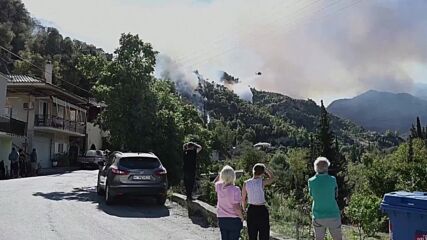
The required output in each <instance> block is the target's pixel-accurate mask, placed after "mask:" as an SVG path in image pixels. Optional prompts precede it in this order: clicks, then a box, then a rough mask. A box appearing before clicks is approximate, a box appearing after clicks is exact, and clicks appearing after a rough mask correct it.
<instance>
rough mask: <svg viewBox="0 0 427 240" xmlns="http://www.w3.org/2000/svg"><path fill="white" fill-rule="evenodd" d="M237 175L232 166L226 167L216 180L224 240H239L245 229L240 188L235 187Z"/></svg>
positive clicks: (218, 212) (219, 219)
mask: <svg viewBox="0 0 427 240" xmlns="http://www.w3.org/2000/svg"><path fill="white" fill-rule="evenodd" d="M235 180H236V174H235V173H234V169H233V168H232V167H230V166H225V167H224V168H223V169H222V170H221V173H220V174H219V176H218V177H217V178H216V179H215V191H216V193H217V198H218V203H217V206H216V207H217V217H218V225H219V229H220V231H221V239H222V240H239V237H240V231H241V230H242V228H243V214H242V208H241V206H240V202H241V200H242V196H241V192H240V188H239V187H237V186H235V185H234V181H235Z"/></svg>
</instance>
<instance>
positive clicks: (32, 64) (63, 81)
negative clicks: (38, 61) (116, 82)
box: [0, 46, 91, 94]
mask: <svg viewBox="0 0 427 240" xmlns="http://www.w3.org/2000/svg"><path fill="white" fill-rule="evenodd" d="M0 49H2V50H4V51H6V52H8V53H10V54H12V55H13V56H15V57H17V58H18V59H20V60H21V61H24V62H26V63H28V64H30V65H31V66H33V67H35V68H37V69H38V70H40V71H41V73H43V74H46V73H47V71H46V70H45V69H42V68H40V67H39V66H37V65H35V64H34V63H32V62H30V61H28V60H26V59H24V58H22V57H21V56H19V55H18V54H16V53H14V52H12V51H10V50H9V49H7V48H5V47H3V46H0ZM52 74H53V73H52ZM41 80H42V81H43V82H45V83H46V81H45V80H44V79H41ZM56 80H58V81H60V82H62V83H66V84H68V85H70V86H72V87H75V88H78V89H80V90H82V91H84V92H86V93H89V94H91V92H90V91H88V90H86V89H84V88H82V87H79V86H77V85H75V84H72V83H70V82H67V81H65V80H62V79H56Z"/></svg>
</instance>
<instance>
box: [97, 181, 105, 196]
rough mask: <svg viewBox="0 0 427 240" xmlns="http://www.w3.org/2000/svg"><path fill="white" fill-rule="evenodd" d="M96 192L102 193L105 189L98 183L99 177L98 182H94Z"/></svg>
mask: <svg viewBox="0 0 427 240" xmlns="http://www.w3.org/2000/svg"><path fill="white" fill-rule="evenodd" d="M96 193H98V195H100V196H101V195H104V194H105V191H104V189H102V187H101V184H99V177H98V183H97V184H96Z"/></svg>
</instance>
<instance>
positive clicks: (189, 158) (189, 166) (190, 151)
mask: <svg viewBox="0 0 427 240" xmlns="http://www.w3.org/2000/svg"><path fill="white" fill-rule="evenodd" d="M182 148H183V150H184V156H183V160H184V185H185V192H186V194H187V201H191V200H192V199H193V194H192V193H193V187H194V181H195V178H196V165H197V164H196V159H197V154H198V153H199V152H200V151H201V150H202V146H200V145H199V144H197V143H194V142H188V143H185V144H184V145H183V146H182Z"/></svg>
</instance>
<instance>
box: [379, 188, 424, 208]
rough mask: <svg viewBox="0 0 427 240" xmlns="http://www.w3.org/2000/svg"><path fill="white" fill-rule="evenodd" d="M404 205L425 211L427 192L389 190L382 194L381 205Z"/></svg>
mask: <svg viewBox="0 0 427 240" xmlns="http://www.w3.org/2000/svg"><path fill="white" fill-rule="evenodd" d="M384 205H387V206H388V207H393V206H395V207H405V208H411V209H420V210H426V211H427V192H391V193H387V194H385V195H384V199H383V202H382V206H384Z"/></svg>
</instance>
